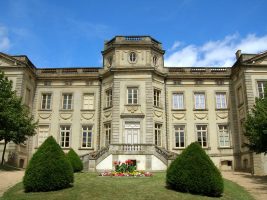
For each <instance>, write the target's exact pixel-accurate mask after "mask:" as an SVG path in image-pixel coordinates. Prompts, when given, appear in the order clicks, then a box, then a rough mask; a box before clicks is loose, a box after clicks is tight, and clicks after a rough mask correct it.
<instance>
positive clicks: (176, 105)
mask: <svg viewBox="0 0 267 200" xmlns="http://www.w3.org/2000/svg"><path fill="white" fill-rule="evenodd" d="M172 107H173V109H184V94H183V93H175V94H173V95H172Z"/></svg>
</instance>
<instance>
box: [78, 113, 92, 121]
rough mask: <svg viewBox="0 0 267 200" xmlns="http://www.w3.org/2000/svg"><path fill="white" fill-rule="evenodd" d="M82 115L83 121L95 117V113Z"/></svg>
mask: <svg viewBox="0 0 267 200" xmlns="http://www.w3.org/2000/svg"><path fill="white" fill-rule="evenodd" d="M81 115H82V118H83V119H86V120H89V119H92V118H93V117H94V115H95V113H82V114H81Z"/></svg>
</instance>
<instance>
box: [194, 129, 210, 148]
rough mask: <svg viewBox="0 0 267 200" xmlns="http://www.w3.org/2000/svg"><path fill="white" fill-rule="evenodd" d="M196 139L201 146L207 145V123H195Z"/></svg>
mask: <svg viewBox="0 0 267 200" xmlns="http://www.w3.org/2000/svg"><path fill="white" fill-rule="evenodd" d="M196 128H197V141H198V142H199V144H200V145H201V146H202V147H208V142H207V141H208V128H207V125H197V126H196Z"/></svg>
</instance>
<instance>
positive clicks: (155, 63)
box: [152, 56, 158, 66]
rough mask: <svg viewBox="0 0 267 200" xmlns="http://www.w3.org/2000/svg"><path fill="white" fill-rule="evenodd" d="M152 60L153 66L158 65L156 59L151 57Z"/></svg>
mask: <svg viewBox="0 0 267 200" xmlns="http://www.w3.org/2000/svg"><path fill="white" fill-rule="evenodd" d="M152 60H153V65H154V66H156V65H157V64H158V57H157V56H153V58H152Z"/></svg>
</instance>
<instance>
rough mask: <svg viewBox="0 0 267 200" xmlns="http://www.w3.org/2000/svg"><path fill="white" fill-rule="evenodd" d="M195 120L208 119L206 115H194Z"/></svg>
mask: <svg viewBox="0 0 267 200" xmlns="http://www.w3.org/2000/svg"><path fill="white" fill-rule="evenodd" d="M195 119H200V120H203V119H208V113H195Z"/></svg>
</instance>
